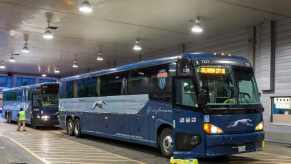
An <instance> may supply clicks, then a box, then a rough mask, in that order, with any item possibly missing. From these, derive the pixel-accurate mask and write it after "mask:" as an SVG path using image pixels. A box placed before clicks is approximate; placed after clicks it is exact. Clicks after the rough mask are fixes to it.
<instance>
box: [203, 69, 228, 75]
mask: <svg viewBox="0 0 291 164" xmlns="http://www.w3.org/2000/svg"><path fill="white" fill-rule="evenodd" d="M198 71H199V72H200V73H201V74H213V75H225V68H222V67H200V68H199V70H198Z"/></svg>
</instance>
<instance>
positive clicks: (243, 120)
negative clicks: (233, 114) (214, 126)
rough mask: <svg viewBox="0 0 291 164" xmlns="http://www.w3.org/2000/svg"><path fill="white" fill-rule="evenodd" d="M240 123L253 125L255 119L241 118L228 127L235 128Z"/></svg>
mask: <svg viewBox="0 0 291 164" xmlns="http://www.w3.org/2000/svg"><path fill="white" fill-rule="evenodd" d="M238 125H245V126H253V121H252V120H251V119H246V118H245V119H240V120H237V121H234V122H233V123H232V124H230V125H229V126H228V128H234V127H237V126H238Z"/></svg>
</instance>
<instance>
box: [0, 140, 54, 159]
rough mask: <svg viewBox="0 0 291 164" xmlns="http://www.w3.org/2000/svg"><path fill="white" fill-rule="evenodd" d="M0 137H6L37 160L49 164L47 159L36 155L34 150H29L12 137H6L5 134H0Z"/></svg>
mask: <svg viewBox="0 0 291 164" xmlns="http://www.w3.org/2000/svg"><path fill="white" fill-rule="evenodd" d="M1 137H5V138H7V139H8V140H10V141H12V142H13V143H15V144H16V145H18V146H19V147H21V148H22V149H24V150H25V151H27V152H28V153H29V154H31V155H32V156H34V157H35V158H37V159H38V160H40V161H42V162H43V163H44V164H50V163H49V162H48V161H47V160H45V159H43V158H41V157H39V156H38V155H36V154H35V153H34V152H32V151H30V150H29V149H27V148H26V147H25V146H23V145H22V144H21V143H19V142H18V141H16V140H14V139H12V138H9V137H6V136H1Z"/></svg>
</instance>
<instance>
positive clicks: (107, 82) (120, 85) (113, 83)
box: [100, 74, 127, 96]
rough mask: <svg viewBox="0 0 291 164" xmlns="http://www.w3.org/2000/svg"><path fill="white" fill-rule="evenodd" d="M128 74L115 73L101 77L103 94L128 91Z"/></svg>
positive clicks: (117, 93) (108, 94) (110, 94)
mask: <svg viewBox="0 0 291 164" xmlns="http://www.w3.org/2000/svg"><path fill="white" fill-rule="evenodd" d="M126 81H127V80H126V75H125V74H115V75H110V76H104V77H101V87H100V90H101V96H116V95H122V94H125V93H126Z"/></svg>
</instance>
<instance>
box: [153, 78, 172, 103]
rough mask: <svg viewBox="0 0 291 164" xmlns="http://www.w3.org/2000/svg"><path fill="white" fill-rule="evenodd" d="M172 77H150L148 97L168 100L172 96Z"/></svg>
mask: <svg viewBox="0 0 291 164" xmlns="http://www.w3.org/2000/svg"><path fill="white" fill-rule="evenodd" d="M171 94H172V78H171V77H167V78H164V79H161V78H158V77H152V78H151V85H150V98H151V99H155V100H162V101H170V100H171V98H172V95H171Z"/></svg>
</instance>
